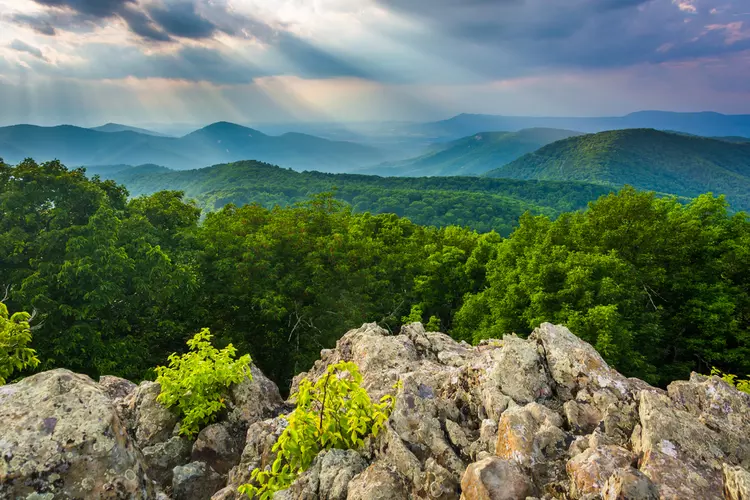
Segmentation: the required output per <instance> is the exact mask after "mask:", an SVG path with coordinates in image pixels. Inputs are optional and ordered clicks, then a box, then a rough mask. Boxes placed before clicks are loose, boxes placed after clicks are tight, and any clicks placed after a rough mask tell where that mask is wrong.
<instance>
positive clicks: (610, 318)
mask: <svg viewBox="0 0 750 500" xmlns="http://www.w3.org/2000/svg"><path fill="white" fill-rule="evenodd" d="M749 236H750V221H748V219H747V216H746V215H745V214H743V213H738V214H730V213H729V212H728V211H727V206H726V202H725V200H724V199H723V198H715V197H713V196H711V195H703V196H700V197H698V198H696V199H695V200H693V201H691V202H690V203H687V204H682V203H680V202H679V201H678V200H676V199H674V198H658V197H656V196H655V195H654V194H653V193H643V192H638V191H636V190H634V189H632V188H628V189H624V190H622V191H621V192H620V193H618V194H612V195H609V196H606V197H602V198H601V199H600V200H598V201H596V202H594V203H592V204H591V205H590V207H589V209H588V210H587V211H586V212H581V213H570V214H564V215H562V216H561V217H559V218H558V219H557V220H555V221H552V220H550V219H548V218H547V217H544V216H533V215H530V214H527V215H524V216H523V217H522V218H521V224H520V227H519V228H518V229H517V230H516V231H515V232H514V233H513V234H512V235H511V236H510V237H509V238H508V239H507V240H504V241H503V242H502V243H501V244H500V245H498V247H497V251H496V253H495V255H494V256H493V257H491V258H490V260H488V262H487V266H486V282H487V286H486V287H485V288H484V289H483V290H480V291H478V292H476V293H472V294H469V295H467V296H466V297H465V299H464V302H463V304H462V305H461V307H460V310H459V311H458V313H456V315H455V329H454V331H453V334H454V335H456V336H457V337H460V338H472V339H473V340H474V341H478V340H480V339H483V338H493V337H495V338H497V337H500V336H502V335H503V334H504V333H509V332H514V331H515V332H517V333H519V334H527V333H529V332H531V330H533V329H534V328H535V327H536V326H538V325H539V324H540V323H541V322H545V321H548V322H552V323H558V324H565V325H567V326H568V327H570V329H571V331H573V332H574V333H575V334H576V335H578V336H580V337H582V338H583V339H584V340H586V341H587V342H589V343H591V344H592V345H594V346H595V347H596V348H597V350H599V352H601V353H602V355H603V356H604V358H605V359H606V360H607V361H608V362H610V363H612V364H613V365H614V366H615V367H616V368H618V369H619V370H620V371H622V372H624V373H626V374H627V375H631V376H637V377H640V378H643V379H646V380H648V381H649V382H651V383H655V384H662V385H664V384H667V383H669V382H670V381H672V380H675V379H679V378H686V377H687V376H688V375H689V373H690V371H691V370H697V369H699V366H698V360H706V361H707V362H709V363H715V364H720V365H721V366H725V367H728V368H730V369H731V370H732V371H733V372H735V373H747V372H748V371H750V329H749V325H750V323H748V321H747V318H749V317H750V307H749V306H750V295H749V292H748V290H750V288H748V284H749V283H750V282H749V281H748V276H750V261H749V260H747V257H748V249H747V246H746V245H747V243H748V237H749Z"/></svg>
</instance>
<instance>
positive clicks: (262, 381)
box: [229, 365, 284, 429]
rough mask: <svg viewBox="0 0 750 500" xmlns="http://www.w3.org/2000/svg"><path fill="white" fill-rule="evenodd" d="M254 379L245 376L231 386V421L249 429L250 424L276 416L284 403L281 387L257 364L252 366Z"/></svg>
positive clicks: (251, 371)
mask: <svg viewBox="0 0 750 500" xmlns="http://www.w3.org/2000/svg"><path fill="white" fill-rule="evenodd" d="M250 374H251V375H252V380H251V379H249V378H245V379H244V380H243V381H242V382H240V383H239V384H235V385H233V386H232V387H230V389H229V392H230V398H231V401H230V403H229V406H230V408H231V409H230V413H229V421H230V422H232V423H234V424H240V425H239V426H240V427H243V428H244V429H247V427H249V426H250V425H252V424H254V423H255V422H258V421H260V420H264V419H267V418H272V417H274V416H276V413H277V411H278V409H279V408H280V407H281V406H282V405H283V403H284V401H283V400H282V399H281V394H280V393H279V388H278V387H277V386H276V384H274V383H273V382H272V381H271V380H270V379H269V378H268V377H266V376H265V375H264V374H263V372H261V371H260V369H258V367H256V366H255V365H252V366H251V368H250Z"/></svg>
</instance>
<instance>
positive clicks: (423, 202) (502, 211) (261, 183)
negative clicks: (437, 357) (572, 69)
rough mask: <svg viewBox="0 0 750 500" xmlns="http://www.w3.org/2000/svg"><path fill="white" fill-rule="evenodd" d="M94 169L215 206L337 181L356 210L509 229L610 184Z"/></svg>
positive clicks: (270, 198) (135, 191)
mask: <svg viewBox="0 0 750 500" xmlns="http://www.w3.org/2000/svg"><path fill="white" fill-rule="evenodd" d="M90 173H99V174H100V175H101V176H102V177H105V178H111V179H114V180H115V181H117V182H119V183H122V184H124V185H125V186H126V187H127V188H128V190H129V191H130V193H131V195H135V196H137V195H141V194H150V193H153V192H156V191H159V190H164V189H169V190H180V191H184V192H185V193H186V195H187V196H188V197H190V198H194V199H196V200H197V201H198V203H199V204H200V205H201V206H202V207H204V208H206V209H208V210H214V209H218V208H221V207H223V206H224V205H227V204H229V203H234V204H235V205H244V204H247V203H254V202H257V203H260V204H261V205H264V206H266V207H273V206H274V205H281V206H287V205H291V204H293V203H296V202H301V201H305V200H307V199H309V197H310V196H311V195H314V194H317V193H320V192H324V191H330V190H333V189H335V190H336V197H337V198H338V199H340V200H343V201H346V202H347V203H349V204H350V205H352V207H353V209H354V210H355V211H357V212H372V213H386V212H388V213H395V214H398V215H402V216H406V217H408V218H410V219H411V220H412V221H414V222H416V223H418V224H424V225H432V226H441V227H442V226H446V225H449V224H460V225H464V226H469V227H472V228H474V229H476V230H479V231H490V230H493V229H494V230H496V231H498V232H500V233H501V234H506V235H507V234H509V233H510V231H511V230H512V228H513V227H515V225H516V224H517V222H518V218H519V217H520V216H521V215H522V214H523V213H524V212H526V211H531V212H533V213H536V214H546V215H549V216H556V215H557V214H559V213H561V212H563V211H568V210H577V209H580V208H583V207H585V206H586V204H587V203H588V202H589V201H591V200H595V199H597V198H598V197H599V196H601V195H603V194H607V193H609V192H610V191H611V188H609V187H607V186H600V185H594V184H584V183H574V182H539V181H518V180H509V179H486V178H481V177H432V178H405V177H377V176H365V175H355V174H326V173H321V172H295V171H293V170H290V169H284V168H280V167H276V166H273V165H269V164H265V163H260V162H255V161H242V162H237V163H231V164H224V165H216V166H213V167H208V168H202V169H199V170H188V171H169V172H164V171H163V170H159V169H158V167H155V166H140V167H132V168H130V169H121V168H120V167H117V168H109V169H108V168H107V167H97V169H95V170H94V171H92V172H90Z"/></svg>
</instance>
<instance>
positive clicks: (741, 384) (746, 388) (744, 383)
mask: <svg viewBox="0 0 750 500" xmlns="http://www.w3.org/2000/svg"><path fill="white" fill-rule="evenodd" d="M711 375H716V376H717V377H721V379H722V380H723V381H724V382H726V383H727V384H729V385H731V386H734V387H736V388H737V390H738V391H742V392H746V393H748V394H750V379H748V380H741V379H738V378H737V375H732V374H729V373H724V372H722V371H721V370H719V369H718V368H712V369H711ZM748 377H750V375H748Z"/></svg>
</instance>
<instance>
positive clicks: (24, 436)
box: [0, 323, 750, 500]
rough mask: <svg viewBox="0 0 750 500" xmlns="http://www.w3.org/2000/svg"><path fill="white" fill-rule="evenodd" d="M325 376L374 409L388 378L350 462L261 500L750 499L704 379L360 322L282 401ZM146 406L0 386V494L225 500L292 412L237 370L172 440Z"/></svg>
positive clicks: (509, 339) (160, 415)
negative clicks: (388, 402) (381, 417)
mask: <svg viewBox="0 0 750 500" xmlns="http://www.w3.org/2000/svg"><path fill="white" fill-rule="evenodd" d="M338 361H354V362H356V363H357V364H358V365H359V367H360V370H361V372H362V375H363V385H364V387H365V389H366V390H367V391H368V393H369V394H370V396H371V397H372V398H373V399H379V398H380V397H381V396H382V395H384V394H387V393H392V392H393V391H395V390H396V389H394V384H395V383H396V382H397V381H401V385H400V389H398V393H397V394H396V404H395V407H394V409H393V413H392V415H391V417H390V419H389V420H388V422H386V424H385V426H384V428H383V430H382V431H381V433H380V434H379V435H378V436H377V438H375V439H369V440H367V442H366V446H365V447H364V448H363V449H361V450H330V451H327V452H322V453H321V454H319V455H318V457H317V458H316V459H315V460H314V462H313V465H312V466H311V467H310V468H309V469H308V470H307V471H306V472H305V473H304V474H302V475H301V476H300V477H299V478H298V479H297V480H296V481H295V482H294V483H293V484H292V486H291V487H290V488H289V489H287V490H284V491H282V492H278V493H277V494H276V496H275V498H276V499H277V500H292V499H294V500H307V499H310V500H312V499H318V498H320V499H340V500H344V499H346V500H385V499H415V500H416V499H425V500H427V499H430V500H433V499H434V500H458V499H463V500H474V499H492V500H497V499H508V500H511V499H522V500H524V499H527V498H533V499H553V498H559V499H571V500H576V499H586V500H593V499H604V500H626V499H627V500H639V499H640V500H648V499H678V498H679V499H714V498H716V499H720V498H722V499H723V498H726V499H731V500H739V499H748V498H750V496H749V495H750V437H749V436H750V396H748V395H747V394H743V393H740V392H738V391H737V390H735V389H734V388H733V387H730V386H729V385H727V384H726V383H725V382H724V381H722V380H720V379H719V378H716V377H704V376H700V375H697V374H693V376H691V378H690V380H688V381H679V382H674V383H672V384H671V385H670V386H669V387H668V388H667V389H666V390H662V389H657V388H654V387H651V386H649V385H648V384H646V383H644V382H642V381H640V380H637V379H632V378H627V377H624V376H623V375H621V374H619V373H618V372H617V371H615V370H614V369H612V368H611V367H609V366H608V365H607V363H606V362H605V361H604V360H603V359H602V357H601V356H600V355H599V354H598V353H597V352H596V351H595V350H594V349H593V348H592V347H591V346H590V345H588V344H586V343H585V342H583V341H582V340H581V339H579V338H578V337H576V336H575V335H573V334H572V333H571V332H570V331H568V330H567V329H566V328H564V327H560V326H554V325H551V324H543V325H541V326H540V327H539V328H538V329H536V330H535V331H534V332H533V333H532V335H530V336H529V338H528V339H522V338H520V337H517V336H515V335H507V336H505V337H504V338H503V339H497V340H488V341H483V342H481V343H480V344H479V345H477V346H475V347H471V346H469V345H467V344H465V343H458V342H455V341H454V340H452V339H451V338H450V337H448V336H447V335H444V334H442V333H436V332H426V331H425V330H424V328H423V327H422V325H421V324H419V323H415V324H412V325H407V326H405V327H404V328H402V330H401V332H400V333H399V334H397V335H393V334H391V333H390V332H387V331H385V330H383V329H382V328H379V327H378V326H377V325H375V324H366V325H363V326H362V327H361V328H358V329H356V330H351V331H349V332H347V333H346V334H345V335H344V336H343V337H342V338H341V339H340V340H339V341H338V343H337V345H336V347H335V348H334V349H328V350H324V351H322V352H321V358H320V360H319V361H317V362H316V363H315V364H314V366H313V367H312V368H311V369H310V370H309V371H308V372H307V373H303V374H300V375H299V376H298V377H296V378H295V380H294V382H293V387H292V390H294V389H295V388H296V386H297V385H298V383H299V381H300V380H301V378H302V377H309V378H311V379H317V378H318V377H320V376H322V375H323V374H324V373H325V371H326V369H327V367H328V366H329V365H330V364H333V363H336V362H338ZM158 391H159V388H158V385H157V384H154V383H153V382H144V383H142V384H141V385H139V386H134V385H132V384H130V383H129V382H127V381H124V380H122V379H116V378H114V377H103V378H102V380H101V381H100V384H95V383H93V382H92V381H91V380H90V379H88V378H87V377H81V376H78V375H75V374H72V373H70V372H66V371H64V370H57V371H54V372H47V373H43V374H40V375H36V376H34V377H30V378H28V379H26V380H24V381H22V382H20V383H18V384H14V385H10V386H5V387H0V422H3V423H4V422H6V421H10V422H12V425H11V427H6V426H0V453H1V454H2V455H0V456H1V457H3V458H5V460H0V497H1V498H6V497H8V498H27V499H29V500H30V499H31V498H45V499H46V498H49V499H52V498H69V496H66V495H72V496H70V497H71V498H72V497H74V496H75V495H78V496H79V497H81V498H157V496H156V495H158V494H160V493H159V491H158V490H159V487H161V488H162V489H163V490H164V491H165V492H166V494H167V495H171V498H173V499H175V500H178V499H179V500H183V499H184V500H200V499H208V498H211V499H212V500H238V499H239V498H240V495H239V494H238V493H237V488H238V486H239V485H241V484H243V483H246V482H250V481H251V479H252V477H251V475H252V472H253V470H255V469H266V468H268V467H270V466H271V464H272V463H273V460H274V459H275V452H274V451H273V445H274V443H275V442H276V440H277V439H278V437H279V436H280V435H281V433H282V432H283V430H284V429H285V428H286V425H287V421H286V419H285V418H284V417H283V416H282V415H280V413H288V412H289V411H291V410H293V406H291V405H290V403H289V402H286V403H284V402H283V401H282V399H281V397H280V395H279V392H278V389H277V388H276V386H275V385H274V384H273V383H272V382H271V381H269V380H268V379H267V378H265V377H264V376H263V375H262V373H260V371H259V370H257V369H255V368H254V369H253V381H252V382H250V381H245V382H243V383H241V384H238V385H237V386H235V387H233V388H232V391H231V394H230V398H229V400H228V402H227V410H226V412H224V414H223V415H222V416H221V418H220V419H219V420H218V421H217V422H216V423H215V424H212V425H210V426H208V427H206V428H205V429H203V430H202V431H201V433H200V434H199V435H198V436H197V437H196V439H194V440H187V439H186V438H184V437H180V436H179V435H178V434H177V431H178V429H179V424H177V419H176V416H175V414H174V413H172V412H171V411H169V410H167V409H165V408H163V407H161V406H160V405H159V404H158V403H157V402H156V396H157V395H158ZM40 401H41V403H39V402H40ZM68 409H69V410H68ZM92 415H96V416H97V417H96V418H93V417H91V416H92ZM8 419H10V420H8ZM175 424H177V425H175ZM61 429H65V430H64V431H62V430H61ZM16 433H18V434H19V435H20V437H19V438H16V437H15V435H16ZM68 440H72V441H70V443H68ZM97 443H98V444H97ZM102 443H104V444H102ZM104 449H107V450H109V451H110V452H109V453H103V452H102V450H104ZM84 471H85V473H84ZM89 474H92V475H93V476H92V477H91V478H89V479H87V477H88V475H89ZM84 487H85V488H88V489H87V490H85V491H84V490H83V489H81V488H84ZM87 492H88V493H87ZM92 492H93V493H92ZM100 492H101V493H100ZM113 492H114V493H113ZM34 494H40V495H49V496H41V497H39V496H37V497H35V496H33V495H34ZM118 495H119V496H118Z"/></svg>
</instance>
